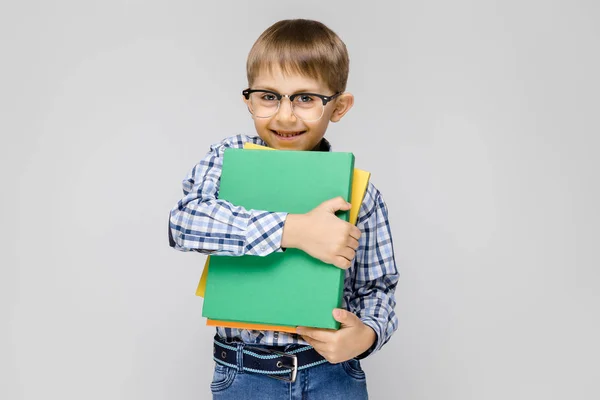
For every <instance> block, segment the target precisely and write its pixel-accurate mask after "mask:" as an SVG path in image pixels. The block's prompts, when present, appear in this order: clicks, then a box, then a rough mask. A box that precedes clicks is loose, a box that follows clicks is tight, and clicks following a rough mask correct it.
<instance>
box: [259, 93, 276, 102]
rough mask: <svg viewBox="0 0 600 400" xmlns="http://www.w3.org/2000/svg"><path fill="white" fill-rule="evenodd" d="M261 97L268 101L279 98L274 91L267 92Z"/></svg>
mask: <svg viewBox="0 0 600 400" xmlns="http://www.w3.org/2000/svg"><path fill="white" fill-rule="evenodd" d="M261 99H262V100H266V101H275V100H277V97H276V96H275V95H274V94H273V93H265V94H263V95H262V97H261Z"/></svg>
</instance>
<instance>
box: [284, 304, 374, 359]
mask: <svg viewBox="0 0 600 400" xmlns="http://www.w3.org/2000/svg"><path fill="white" fill-rule="evenodd" d="M333 317H334V318H335V320H336V321H338V322H340V323H341V327H340V329H339V330H337V331H335V330H332V329H318V328H306V327H302V326H299V327H298V328H296V332H297V333H298V334H299V335H301V336H302V338H303V339H304V340H306V341H307V342H308V343H309V344H310V345H311V346H312V347H314V348H315V350H316V351H317V352H318V353H319V354H320V355H322V356H323V357H324V358H325V359H326V360H327V361H329V362H330V363H332V364H337V363H340V362H344V361H347V360H350V359H351V358H354V357H356V356H358V355H361V354H362V353H364V352H365V351H367V350H368V349H369V348H370V347H371V346H372V345H373V343H374V342H375V339H377V335H375V332H374V331H373V329H371V328H369V327H368V326H367V325H365V324H364V323H363V322H362V321H361V320H360V319H359V318H358V317H357V316H356V315H354V314H353V313H351V312H350V311H346V310H342V309H340V308H336V309H335V310H333Z"/></svg>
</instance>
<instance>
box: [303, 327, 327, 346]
mask: <svg viewBox="0 0 600 400" xmlns="http://www.w3.org/2000/svg"><path fill="white" fill-rule="evenodd" d="M332 332H335V331H332V330H330V329H318V328H307V327H304V326H299V327H297V328H296V333H297V334H299V335H301V336H302V337H304V336H308V337H309V338H311V339H313V340H316V341H319V342H327V340H328V338H329V337H330V335H331V333H332Z"/></svg>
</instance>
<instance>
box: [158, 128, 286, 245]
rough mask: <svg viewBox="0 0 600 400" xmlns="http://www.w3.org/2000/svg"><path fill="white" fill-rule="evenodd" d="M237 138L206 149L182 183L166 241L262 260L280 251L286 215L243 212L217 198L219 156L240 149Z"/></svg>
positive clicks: (172, 211) (220, 157)
mask: <svg viewBox="0 0 600 400" xmlns="http://www.w3.org/2000/svg"><path fill="white" fill-rule="evenodd" d="M243 143H244V141H243V139H242V137H241V136H236V137H235V138H229V139H226V140H224V141H223V142H221V143H219V144H215V145H213V146H211V147H210V151H209V152H208V154H207V155H206V156H205V157H204V158H203V159H202V160H201V161H200V162H199V163H198V164H196V165H195V166H194V168H193V169H192V170H191V172H190V173H189V174H188V175H187V177H186V178H185V179H184V180H183V182H182V185H183V194H184V196H183V198H182V199H181V200H180V201H179V202H178V203H177V205H176V206H175V207H174V208H173V209H172V210H171V213H170V218H169V243H170V245H171V247H174V248H175V249H177V250H181V251H197V252H200V253H203V254H216V255H231V256H241V255H256V256H266V255H268V254H271V253H273V252H275V251H281V237H282V233H283V225H284V223H285V218H286V217H287V213H281V212H268V211H262V210H247V209H245V208H243V207H239V206H235V205H233V204H231V203H230V202H228V201H225V200H221V199H219V182H220V178H221V169H222V165H223V152H224V151H225V149H227V148H229V147H237V148H241V147H243Z"/></svg>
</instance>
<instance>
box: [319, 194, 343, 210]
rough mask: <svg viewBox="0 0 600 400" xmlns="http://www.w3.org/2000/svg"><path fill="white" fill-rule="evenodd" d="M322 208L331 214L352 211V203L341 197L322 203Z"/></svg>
mask: <svg viewBox="0 0 600 400" xmlns="http://www.w3.org/2000/svg"><path fill="white" fill-rule="evenodd" d="M321 206H322V207H324V208H325V210H327V211H329V212H331V213H334V212H336V211H338V210H348V209H350V203H348V202H347V201H346V200H344V199H343V198H342V197H341V196H338V197H334V198H333V199H329V200H326V201H325V202H323V203H321Z"/></svg>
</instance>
